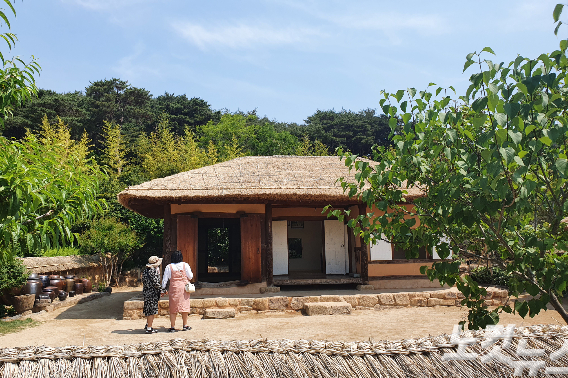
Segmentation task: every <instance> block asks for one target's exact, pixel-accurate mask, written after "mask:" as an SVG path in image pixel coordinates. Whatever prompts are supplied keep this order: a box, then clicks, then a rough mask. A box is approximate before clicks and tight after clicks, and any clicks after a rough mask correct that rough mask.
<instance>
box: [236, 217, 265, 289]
mask: <svg viewBox="0 0 568 378" xmlns="http://www.w3.org/2000/svg"><path fill="white" fill-rule="evenodd" d="M261 224H262V223H261V217H260V215H258V214H248V215H247V216H245V217H242V218H241V279H242V280H246V281H248V282H251V283H257V282H262V268H261V254H260V252H261V251H260V249H261V237H262V234H261Z"/></svg>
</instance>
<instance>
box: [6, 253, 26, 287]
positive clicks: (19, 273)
mask: <svg viewBox="0 0 568 378" xmlns="http://www.w3.org/2000/svg"><path fill="white" fill-rule="evenodd" d="M0 256H1V257H0V292H2V291H3V290H7V289H11V288H13V287H20V286H22V285H24V284H25V283H26V280H27V278H28V272H27V269H26V267H25V266H24V264H23V263H22V261H20V260H19V259H17V258H15V257H14V256H12V255H11V254H9V253H4V254H0Z"/></svg>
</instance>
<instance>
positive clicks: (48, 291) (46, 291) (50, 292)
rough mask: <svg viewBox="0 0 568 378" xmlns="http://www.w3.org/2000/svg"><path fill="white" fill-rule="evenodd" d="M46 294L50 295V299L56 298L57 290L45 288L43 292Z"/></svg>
mask: <svg viewBox="0 0 568 378" xmlns="http://www.w3.org/2000/svg"><path fill="white" fill-rule="evenodd" d="M43 294H45V295H47V296H48V297H49V299H50V300H52V301H53V300H54V299H55V291H53V290H51V289H47V290H46V289H43V293H42V295H43Z"/></svg>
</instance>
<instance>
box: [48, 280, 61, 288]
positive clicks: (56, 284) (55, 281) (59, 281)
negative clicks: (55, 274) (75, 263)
mask: <svg viewBox="0 0 568 378" xmlns="http://www.w3.org/2000/svg"><path fill="white" fill-rule="evenodd" d="M49 285H50V286H57V289H59V290H63V286H64V285H65V281H61V280H59V279H57V280H49Z"/></svg>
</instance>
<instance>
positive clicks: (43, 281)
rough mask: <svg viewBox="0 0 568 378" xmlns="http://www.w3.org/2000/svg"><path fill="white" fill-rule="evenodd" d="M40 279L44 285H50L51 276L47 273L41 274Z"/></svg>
mask: <svg viewBox="0 0 568 378" xmlns="http://www.w3.org/2000/svg"><path fill="white" fill-rule="evenodd" d="M39 279H40V281H41V283H42V285H43V287H48V286H49V276H46V275H41V276H39Z"/></svg>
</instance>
